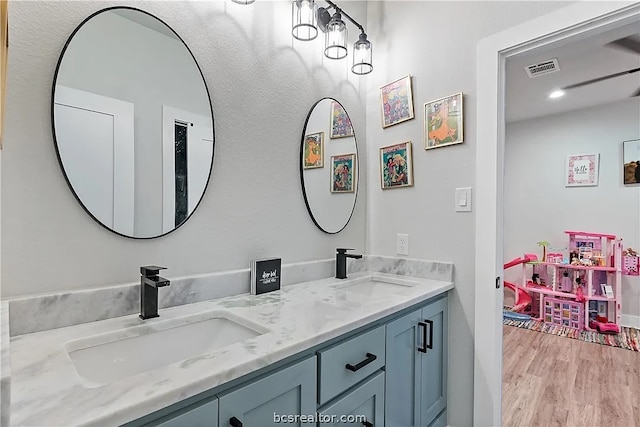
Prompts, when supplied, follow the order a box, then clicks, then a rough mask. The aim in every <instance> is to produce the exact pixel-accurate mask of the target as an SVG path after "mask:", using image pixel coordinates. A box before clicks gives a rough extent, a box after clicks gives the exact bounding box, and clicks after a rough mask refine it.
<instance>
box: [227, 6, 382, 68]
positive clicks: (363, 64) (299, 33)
mask: <svg viewBox="0 0 640 427" xmlns="http://www.w3.org/2000/svg"><path fill="white" fill-rule="evenodd" d="M234 1H235V0H234ZM324 1H325V2H326V3H327V4H328V5H329V6H328V7H318V5H317V4H316V2H315V0H293V3H292V5H291V8H292V14H291V21H292V30H291V32H292V34H293V37H294V38H296V39H298V40H303V41H307V40H313V39H315V38H316V37H317V35H318V29H320V30H321V31H322V32H323V33H325V45H324V56H326V57H327V58H329V59H342V58H345V57H346V56H347V34H348V31H347V26H346V24H345V22H344V21H343V19H342V18H343V17H344V18H346V19H347V20H349V21H350V22H351V23H352V24H353V25H355V26H356V27H358V29H359V30H360V36H359V37H358V41H356V42H355V43H354V44H353V66H352V67H351V71H352V72H353V73H354V74H359V75H363V74H369V73H370V72H371V71H373V65H372V49H371V42H370V41H369V40H367V34H366V33H365V31H364V27H363V26H362V25H360V24H359V23H358V22H356V21H355V20H354V19H353V18H352V17H351V16H349V15H348V14H347V13H346V12H344V11H343V10H342V9H340V8H339V7H338V6H337V5H336V4H335V3H333V2H332V1H330V0H324ZM329 9H333V10H334V13H333V15H331V13H329Z"/></svg>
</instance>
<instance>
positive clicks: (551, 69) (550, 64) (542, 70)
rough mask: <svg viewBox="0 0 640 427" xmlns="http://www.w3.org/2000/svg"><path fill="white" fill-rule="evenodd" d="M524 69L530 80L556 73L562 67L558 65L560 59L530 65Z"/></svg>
mask: <svg viewBox="0 0 640 427" xmlns="http://www.w3.org/2000/svg"><path fill="white" fill-rule="evenodd" d="M524 69H525V71H526V72H527V74H528V75H529V78H534V77H538V76H541V75H543V74H549V73H555V72H556V71H558V70H560V66H559V65H558V58H553V59H550V60H548V61H543V62H539V63H537V64H533V65H528V66H526V67H524Z"/></svg>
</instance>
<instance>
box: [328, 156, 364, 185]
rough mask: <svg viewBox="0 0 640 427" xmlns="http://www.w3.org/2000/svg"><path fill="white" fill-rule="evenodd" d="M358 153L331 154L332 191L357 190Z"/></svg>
mask: <svg viewBox="0 0 640 427" xmlns="http://www.w3.org/2000/svg"><path fill="white" fill-rule="evenodd" d="M355 169H356V154H355V153H350V154H340V155H337V156H331V192H332V193H353V192H354V191H355V190H356V185H357V182H356V179H357V178H356V177H357V176H358V175H357V174H356V170H355Z"/></svg>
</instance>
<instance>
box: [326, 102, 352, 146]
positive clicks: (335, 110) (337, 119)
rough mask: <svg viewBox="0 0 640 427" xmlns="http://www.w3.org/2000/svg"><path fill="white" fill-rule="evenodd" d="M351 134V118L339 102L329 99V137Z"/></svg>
mask: <svg viewBox="0 0 640 427" xmlns="http://www.w3.org/2000/svg"><path fill="white" fill-rule="evenodd" d="M348 136H353V127H352V126H351V119H349V115H348V114H347V112H346V111H345V110H344V108H343V107H342V105H340V103H339V102H336V101H331V135H330V137H331V138H346V137H348Z"/></svg>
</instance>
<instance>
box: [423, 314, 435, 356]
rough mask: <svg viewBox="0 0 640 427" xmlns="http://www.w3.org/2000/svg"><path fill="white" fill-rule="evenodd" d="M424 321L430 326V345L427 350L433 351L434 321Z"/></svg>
mask: <svg viewBox="0 0 640 427" xmlns="http://www.w3.org/2000/svg"><path fill="white" fill-rule="evenodd" d="M424 321H425V322H427V323H428V324H429V344H427V348H428V349H429V350H433V320H428V319H424Z"/></svg>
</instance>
